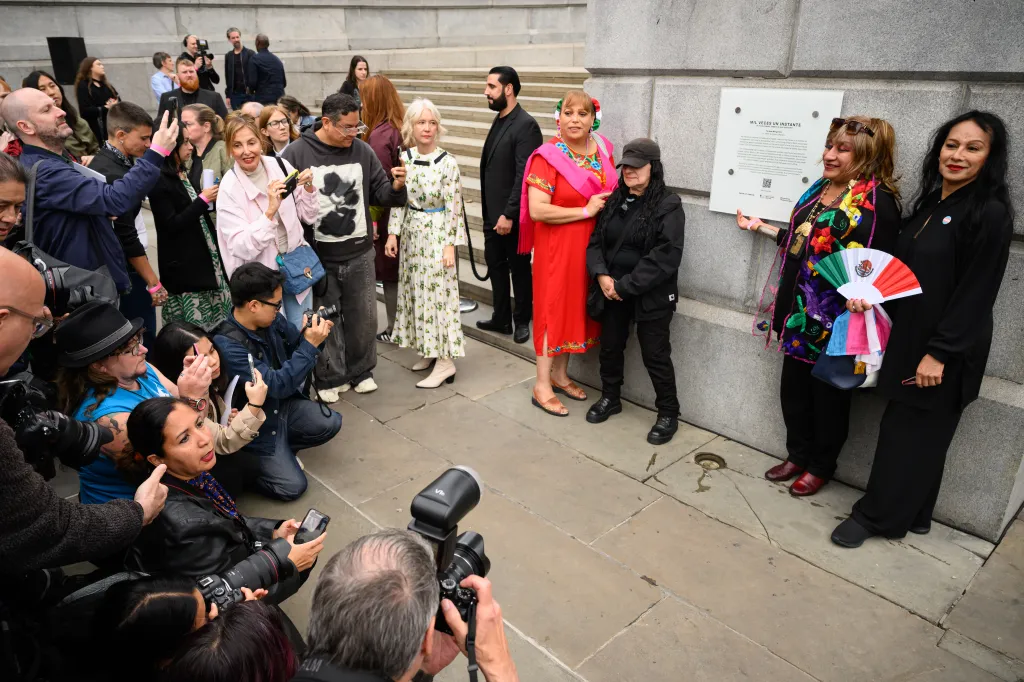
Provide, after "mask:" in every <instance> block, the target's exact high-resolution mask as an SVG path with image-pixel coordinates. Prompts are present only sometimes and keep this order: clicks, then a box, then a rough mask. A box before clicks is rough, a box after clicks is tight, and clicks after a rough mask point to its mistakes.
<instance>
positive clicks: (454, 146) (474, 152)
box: [441, 135, 484, 175]
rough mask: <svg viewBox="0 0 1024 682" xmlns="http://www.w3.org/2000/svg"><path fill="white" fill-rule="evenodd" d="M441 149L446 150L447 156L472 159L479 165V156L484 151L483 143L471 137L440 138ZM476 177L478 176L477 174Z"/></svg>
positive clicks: (450, 136) (453, 136)
mask: <svg viewBox="0 0 1024 682" xmlns="http://www.w3.org/2000/svg"><path fill="white" fill-rule="evenodd" d="M441 147H443V148H444V149H446V150H448V153H449V154H455V155H456V156H467V157H473V158H475V159H477V163H478V164H479V163H480V161H479V159H480V154H481V152H482V151H483V149H484V141H483V140H480V139H477V138H472V137H459V136H458V135H445V136H444V137H442V138H441ZM477 175H479V173H478V174H477Z"/></svg>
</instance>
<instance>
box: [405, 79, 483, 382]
mask: <svg viewBox="0 0 1024 682" xmlns="http://www.w3.org/2000/svg"><path fill="white" fill-rule="evenodd" d="M443 134H444V128H443V127H442V126H441V114H440V113H438V111H437V107H435V106H434V103H433V102H431V101H430V100H428V99H417V100H415V101H413V103H412V104H410V105H409V109H408V110H407V111H406V112H405V118H404V119H403V121H402V140H403V142H404V143H405V145H406V146H407V147H409V149H407V150H406V151H405V153H404V154H402V156H401V159H400V161H399V163H401V164H403V165H404V166H405V167H406V168H407V169H408V170H407V173H408V175H407V176H406V181H405V182H406V185H407V187H408V188H409V202H408V203H407V204H406V205H405V206H404V207H403V208H393V209H391V217H390V219H389V221H388V231H389V235H388V242H387V245H386V246H385V253H386V254H387V256H388V257H390V258H395V257H397V256H398V243H399V237H401V243H402V255H401V259H400V260H399V274H398V311H397V314H396V316H395V329H394V333H393V334H392V337H391V338H392V342H393V343H395V344H397V345H398V346H400V347H402V348H414V349H416V351H417V352H418V353H419V354H420V355H421V356H422V359H421V360H420V361H419V362H418V363H416V364H415V365H413V367H412V369H413V371H416V372H419V371H423V370H425V369H428V368H429V367H430V366H431V365H433V367H434V369H433V371H432V372H431V373H430V376H428V377H427V378H426V379H424V380H423V381H420V382H419V383H417V384H416V387H417V388H437V387H438V386H440V385H441V384H443V383H448V384H450V383H452V382H453V381H455V363H454V362H453V361H452V359H453V358H459V357H462V356H463V355H465V354H466V342H465V339H464V338H463V336H462V320H461V316H460V313H459V276H458V273H457V272H456V270H455V260H456V258H455V247H456V246H458V245H460V244H465V243H466V224H465V222H464V221H463V219H462V183H461V181H460V179H459V164H458V162H456V161H455V157H454V156H452V155H451V154H449V153H448V152H446V151H445V150H443V149H441V148H440V147H438V146H437V140H438V138H439V137H440V136H441V135H443Z"/></svg>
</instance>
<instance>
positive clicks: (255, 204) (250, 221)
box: [217, 156, 318, 300]
mask: <svg viewBox="0 0 1024 682" xmlns="http://www.w3.org/2000/svg"><path fill="white" fill-rule="evenodd" d="M260 161H261V163H263V167H264V168H265V169H266V171H267V179H268V180H270V181H273V180H284V178H285V175H286V174H285V173H282V172H281V168H280V166H278V164H277V161H275V160H274V159H273V158H270V157H267V156H264V157H261V158H260ZM282 161H283V159H282ZM284 166H285V168H286V169H287V170H288V172H289V173H290V172H292V170H293V167H292V165H291V164H290V163H288V162H287V161H284ZM293 198H294V200H293ZM269 205H270V200H269V199H268V198H267V194H266V192H262V191H259V190H257V189H256V187H255V186H253V184H252V182H251V181H250V180H249V178H248V176H247V175H246V174H245V173H244V172H243V171H242V170H241V169H240V168H238V164H237V163H236V164H235V166H234V167H232V169H231V171H230V172H228V173H225V174H224V177H223V178H222V179H221V181H220V192H219V193H218V194H217V244H218V245H219V246H220V258H221V261H222V262H223V263H224V270H225V271H227V273H228V277H231V273H233V272H234V271H235V270H236V269H237V268H238V267H239V266H240V265H242V264H244V263H251V262H253V261H257V262H259V263H263V264H264V265H266V266H267V267H269V268H273V269H275V270H277V230H276V229H275V227H274V223H272V222H270V220H269V219H268V218H267V216H266V210H267V207H268V206H269ZM317 212H318V201H317V193H316V192H315V191H314V192H307V191H306V189H305V188H304V187H302V186H301V185H300V186H299V187H297V188H296V189H295V191H294V192H293V193H292V197H291V198H287V199H285V200H284V201H282V202H281V208H279V209H278V212H277V215H278V217H279V218H280V219H281V222H282V224H283V225H284V227H285V230H286V231H287V233H288V248H289V250H291V249H295V248H297V247H299V246H303V245H306V244H307V242H306V240H305V238H304V237H303V236H302V224H301V223H300V222H299V221H300V220H301V221H302V222H305V223H308V224H312V223H315V222H316V219H317ZM298 298H299V299H300V300H301V299H303V298H305V296H304V295H301V294H300V295H299V297H298Z"/></svg>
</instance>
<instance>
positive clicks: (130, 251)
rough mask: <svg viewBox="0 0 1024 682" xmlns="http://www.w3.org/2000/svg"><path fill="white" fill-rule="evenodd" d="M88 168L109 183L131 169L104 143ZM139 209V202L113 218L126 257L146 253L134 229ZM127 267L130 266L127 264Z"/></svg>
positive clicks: (140, 207) (134, 256)
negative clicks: (99, 174) (101, 175)
mask: <svg viewBox="0 0 1024 682" xmlns="http://www.w3.org/2000/svg"><path fill="white" fill-rule="evenodd" d="M89 168H91V169H92V170H94V171H96V172H97V173H102V174H103V176H104V177H105V178H106V179H107V184H109V185H112V184H114V181H115V180H120V179H121V178H123V177H124V176H125V175H126V174H127V173H128V171H129V170H131V166H126V165H124V164H123V163H122V162H121V160H120V159H119V158H118V157H117V155H116V154H114V152H112V151H110V150H109V149H107V147H106V145H104V146H102V147H100V150H99V151H98V152H96V155H95V156H94V157H93V159H92V163H91V164H89ZM141 210H142V204H141V203H139V204H138V205H136V206H135V207H134V208H132V210H130V211H126V212H125V213H124V214H123V215H120V216H118V217H117V219H116V220H114V232H115V233H116V234H117V240H118V241H119V242H121V250H122V251H124V257H125V258H126V259H128V258H138V257H139V256H145V255H146V249H145V248H144V247H143V246H142V242H140V241H139V233H138V231H137V230H136V229H135V219H136V218H138V216H139V211H141ZM129 267H131V266H130V265H129Z"/></svg>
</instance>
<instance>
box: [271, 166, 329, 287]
mask: <svg viewBox="0 0 1024 682" xmlns="http://www.w3.org/2000/svg"><path fill="white" fill-rule="evenodd" d="M274 160H276V161H277V165H278V166H280V167H281V172H282V173H284V174H285V175H288V171H287V170H285V167H284V161H282V160H281V158H280V157H278V156H275V157H274ZM292 200H293V201H294V198H293V199H292ZM277 267H278V269H279V270H280V271H281V274H282V275H284V284H282V285H281V286H282V288H283V289H284V292H285V293H286V294H292V295H296V294H301V293H302V292H303V291H305V290H306V289H309V288H310V287H312V286H313V285H314V284H316V283H317V282H319V281H320V280H322V279H323V278H324V275H325V274H327V273H326V272H325V271H324V266H323V263H321V262H320V259H319V258H317V255H316V252H315V251H314V250H313V247H311V246H309V245H307V244H303V245H302V246H300V247H298V248H297V249H293V250H291V251H289V252H288V253H278V254H277Z"/></svg>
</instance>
